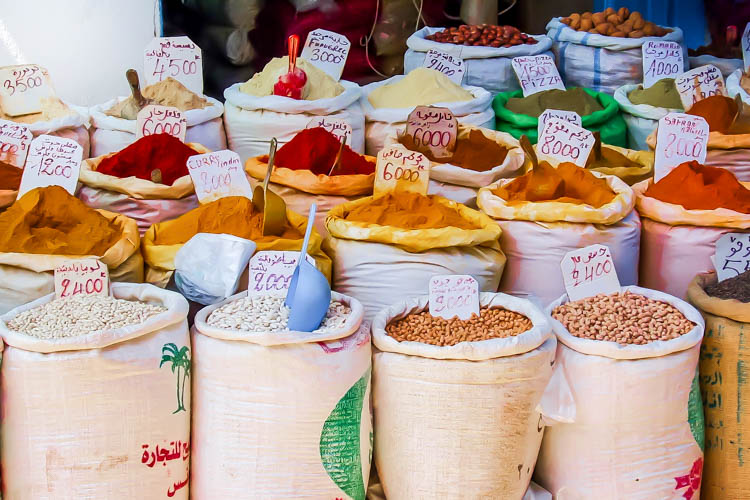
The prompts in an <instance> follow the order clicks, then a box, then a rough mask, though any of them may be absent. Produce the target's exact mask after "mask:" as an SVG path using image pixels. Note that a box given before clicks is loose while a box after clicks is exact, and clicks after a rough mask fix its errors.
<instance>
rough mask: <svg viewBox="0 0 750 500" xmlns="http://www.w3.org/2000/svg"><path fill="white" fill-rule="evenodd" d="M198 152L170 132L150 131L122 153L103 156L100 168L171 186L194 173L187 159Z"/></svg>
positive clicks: (121, 176)
mask: <svg viewBox="0 0 750 500" xmlns="http://www.w3.org/2000/svg"><path fill="white" fill-rule="evenodd" d="M197 154H198V152H197V151H195V150H194V149H193V148H191V147H190V146H187V145H185V144H183V143H182V141H180V140H179V139H178V138H176V137H173V136H171V135H169V134H153V135H146V136H143V137H141V138H140V139H138V140H137V141H135V142H134V143H133V144H131V145H130V146H128V147H126V148H125V149H123V150H122V151H120V152H119V153H115V154H113V155H112V156H107V157H105V158H104V159H102V161H101V162H100V163H99V165H98V166H97V167H96V171H97V172H99V173H102V174H107V175H113V176H115V177H119V178H121V179H122V178H125V177H137V178H139V179H144V180H147V181H152V182H157V183H159V184H166V185H167V186H171V185H172V184H174V181H176V180H177V179H179V178H180V177H184V176H186V175H190V174H189V172H188V169H187V159H188V158H190V157H191V156H193V155H197Z"/></svg>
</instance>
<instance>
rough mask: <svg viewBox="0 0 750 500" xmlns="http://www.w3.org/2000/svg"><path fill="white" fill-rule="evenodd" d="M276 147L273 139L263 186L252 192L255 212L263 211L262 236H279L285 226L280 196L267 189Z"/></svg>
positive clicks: (284, 211)
mask: <svg viewBox="0 0 750 500" xmlns="http://www.w3.org/2000/svg"><path fill="white" fill-rule="evenodd" d="M277 145H278V142H277V141H276V138H275V137H274V138H273V139H271V150H270V151H269V152H268V169H267V170H266V177H265V179H263V186H262V187H261V186H255V189H254V190H253V205H254V206H255V209H256V210H262V211H263V227H262V230H263V236H279V235H281V233H283V232H284V226H285V225H286V203H285V202H284V200H283V199H282V198H281V196H279V195H277V194H276V193H274V192H273V191H271V190H270V189H268V181H269V179H270V178H271V172H273V160H274V158H275V157H276V146H277Z"/></svg>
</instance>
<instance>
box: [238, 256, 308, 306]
mask: <svg viewBox="0 0 750 500" xmlns="http://www.w3.org/2000/svg"><path fill="white" fill-rule="evenodd" d="M297 259H299V252H293V251H278V250H274V251H265V252H257V253H256V254H255V255H253V257H252V258H251V259H250V264H248V265H249V274H248V286H247V295H248V296H249V297H253V296H270V297H286V294H287V291H288V289H289V285H290V284H291V281H292V275H293V274H294V269H295V268H296V267H297ZM307 261H308V262H310V263H311V264H312V265H313V266H314V265H315V259H314V258H312V257H311V256H310V255H309V254H308V255H307Z"/></svg>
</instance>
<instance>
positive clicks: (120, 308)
mask: <svg viewBox="0 0 750 500" xmlns="http://www.w3.org/2000/svg"><path fill="white" fill-rule="evenodd" d="M187 310H188V305H187V302H186V301H185V299H184V298H183V297H182V296H181V295H179V294H177V293H173V292H169V291H165V290H160V289H158V288H156V287H154V286H151V285H143V284H141V285H138V284H130V283H113V284H112V295H111V296H91V295H89V296H81V295H78V296H72V297H66V298H62V299H56V298H55V295H54V294H50V295H47V296H45V297H42V298H40V299H37V300H35V301H33V302H30V303H28V304H24V305H22V306H19V307H17V308H15V309H13V310H12V311H10V312H8V313H6V314H4V315H3V316H2V317H0V336H2V338H3V340H4V341H5V352H4V357H3V363H2V369H1V370H0V378H1V379H2V388H3V420H2V424H0V439H2V443H3V446H2V449H1V451H0V459H1V460H2V463H3V496H4V497H5V498H15V499H19V500H26V499H28V500H36V499H40V498H76V499H94V498H112V499H119V498H123V499H124V498H166V497H172V498H177V499H182V500H187V499H188V497H189V494H188V490H189V485H188V474H189V469H190V448H191V446H190V408H191V404H190V392H191V390H190V387H191V382H192V380H193V373H192V369H191V353H190V336H189V333H188V327H187V321H186V320H185V316H186V314H187Z"/></svg>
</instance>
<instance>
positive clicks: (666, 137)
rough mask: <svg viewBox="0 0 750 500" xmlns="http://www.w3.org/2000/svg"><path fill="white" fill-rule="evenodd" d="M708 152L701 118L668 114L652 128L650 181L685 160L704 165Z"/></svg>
mask: <svg viewBox="0 0 750 500" xmlns="http://www.w3.org/2000/svg"><path fill="white" fill-rule="evenodd" d="M707 149H708V123H707V122H706V120H705V119H704V118H703V117H701V116H694V115H686V114H685V113H669V114H667V115H666V116H664V117H663V118H662V119H661V120H659V126H658V128H657V129H656V153H655V154H656V159H655V162H654V182H658V181H659V180H661V179H662V178H663V177H664V176H665V175H667V174H668V173H669V172H671V171H672V169H673V168H675V167H676V166H678V165H680V164H681V163H685V162H686V161H693V160H696V161H697V162H698V163H705V161H706V151H707Z"/></svg>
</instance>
